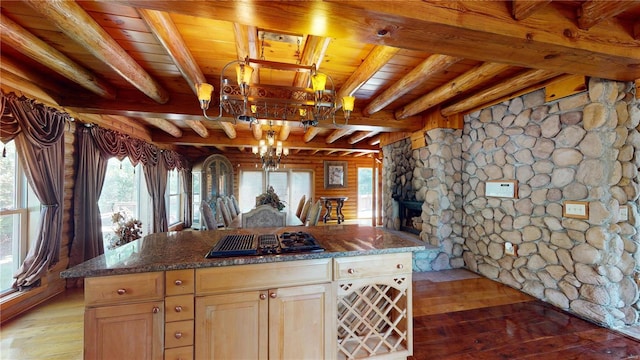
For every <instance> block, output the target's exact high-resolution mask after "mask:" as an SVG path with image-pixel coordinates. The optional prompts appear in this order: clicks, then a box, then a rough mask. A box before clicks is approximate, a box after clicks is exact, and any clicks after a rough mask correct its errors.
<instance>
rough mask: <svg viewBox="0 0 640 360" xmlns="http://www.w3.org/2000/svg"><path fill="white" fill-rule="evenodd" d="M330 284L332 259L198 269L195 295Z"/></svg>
mask: <svg viewBox="0 0 640 360" xmlns="http://www.w3.org/2000/svg"><path fill="white" fill-rule="evenodd" d="M328 281H331V259H313V260H300V261H284V262H277V263H268V264H250V265H239V266H223V267H215V268H206V269H196V294H197V295H203V294H216V293H222V292H229V291H233V292H238V291H245V290H262V289H268V288H272V287H283V286H294V285H306V284H317V283H324V282H328Z"/></svg>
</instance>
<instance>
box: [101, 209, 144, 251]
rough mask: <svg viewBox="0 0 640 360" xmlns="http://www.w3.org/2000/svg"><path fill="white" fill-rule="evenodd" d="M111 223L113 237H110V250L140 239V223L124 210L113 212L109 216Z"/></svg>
mask: <svg viewBox="0 0 640 360" xmlns="http://www.w3.org/2000/svg"><path fill="white" fill-rule="evenodd" d="M111 222H112V223H113V232H114V233H115V235H112V237H111V241H110V246H109V248H110V249H115V248H117V247H118V246H122V245H124V244H127V243H130V242H132V241H134V240H137V239H140V238H141V237H142V222H141V221H140V220H138V219H135V218H133V216H131V214H130V213H129V212H128V211H127V210H126V209H123V210H120V211H116V212H114V213H113V215H112V216H111Z"/></svg>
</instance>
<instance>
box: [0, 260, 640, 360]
mask: <svg viewBox="0 0 640 360" xmlns="http://www.w3.org/2000/svg"><path fill="white" fill-rule="evenodd" d="M413 288H414V304H413V310H414V356H413V357H411V359H412V360H423V359H438V360H441V359H463V360H464V359H492V360H493V359H545V360H554V359H563V360H564V359H580V360H582V359H640V342H638V341H635V340H633V339H632V338H630V337H626V336H624V335H622V334H620V333H618V332H615V331H611V330H607V329H604V328H601V327H598V326H596V325H593V324H591V323H589V322H587V321H584V320H582V319H579V318H577V317H575V316H571V315H569V314H566V313H564V312H561V311H558V310H556V309H554V308H553V307H551V306H549V305H547V304H545V303H543V302H541V301H538V300H536V299H534V298H532V297H530V296H528V295H525V294H523V293H521V292H519V291H516V290H514V289H511V288H509V287H507V286H504V285H502V284H499V283H496V282H494V281H491V280H488V279H485V278H482V277H480V276H478V275H476V274H473V273H471V272H468V271H466V270H448V271H440V272H432V273H416V274H414V282H413ZM82 301H83V294H82V291H81V290H71V291H67V292H66V293H65V294H63V295H60V296H58V297H56V298H55V299H53V300H52V301H50V302H48V303H47V304H44V305H41V306H39V307H37V308H35V309H33V310H32V311H30V312H28V313H27V314H24V315H23V316H20V317H18V318H16V319H14V320H12V321H9V322H8V323H6V324H4V325H3V326H2V329H0V339H1V340H0V359H11V360H23V359H24V360H30V359H38V360H44V359H65V360H76V359H78V360H79V359H82V348H83V346H82V341H83V306H82Z"/></svg>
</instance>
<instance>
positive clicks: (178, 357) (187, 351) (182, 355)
mask: <svg viewBox="0 0 640 360" xmlns="http://www.w3.org/2000/svg"><path fill="white" fill-rule="evenodd" d="M192 359H193V346H183V347H178V348H173V349H166V350H165V351H164V360H192Z"/></svg>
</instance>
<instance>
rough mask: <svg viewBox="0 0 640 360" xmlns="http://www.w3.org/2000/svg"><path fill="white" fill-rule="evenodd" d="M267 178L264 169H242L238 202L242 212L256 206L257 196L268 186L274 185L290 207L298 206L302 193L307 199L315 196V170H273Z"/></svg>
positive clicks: (279, 195) (281, 198)
mask: <svg viewBox="0 0 640 360" xmlns="http://www.w3.org/2000/svg"><path fill="white" fill-rule="evenodd" d="M266 174H269V176H268V178H266V177H265V176H264V175H265V172H263V171H242V172H241V173H240V197H239V199H238V203H239V205H240V210H241V211H242V212H247V211H249V210H251V209H252V208H254V207H255V205H256V196H258V195H260V194H261V193H263V192H264V191H265V190H266V188H267V186H273V189H274V190H275V192H276V194H278V197H280V200H282V201H284V202H285V205H286V206H287V207H288V208H291V207H293V209H294V210H295V208H296V207H297V206H298V201H300V198H301V197H302V195H306V196H307V199H309V198H310V197H311V196H313V182H312V179H313V172H312V171H310V170H289V171H271V172H268V173H266Z"/></svg>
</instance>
